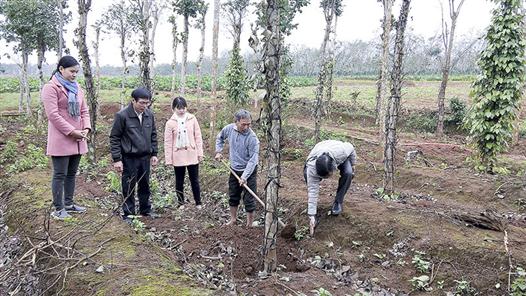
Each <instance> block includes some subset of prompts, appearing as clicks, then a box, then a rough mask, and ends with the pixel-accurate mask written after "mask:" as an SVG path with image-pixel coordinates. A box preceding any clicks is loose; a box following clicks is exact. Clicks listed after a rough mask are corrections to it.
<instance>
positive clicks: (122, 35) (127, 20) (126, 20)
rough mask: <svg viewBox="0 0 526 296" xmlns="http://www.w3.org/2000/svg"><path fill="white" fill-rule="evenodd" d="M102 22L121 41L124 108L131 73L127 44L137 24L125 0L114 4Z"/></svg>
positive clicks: (120, 97) (121, 94) (121, 100)
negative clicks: (127, 83)
mask: <svg viewBox="0 0 526 296" xmlns="http://www.w3.org/2000/svg"><path fill="white" fill-rule="evenodd" d="M101 22H103V25H104V27H105V29H106V31H108V32H113V33H115V34H116V35H117V36H119V40H120V46H119V49H120V56H121V62H122V72H121V73H122V77H121V78H122V79H121V91H120V94H119V102H120V105H121V108H123V107H124V100H125V98H126V78H127V76H128V73H129V69H128V64H127V62H128V61H127V60H128V57H129V53H128V51H129V49H128V46H127V42H128V41H129V39H130V38H131V36H132V34H133V33H136V32H137V30H138V27H137V23H136V22H135V20H134V18H133V16H132V10H131V7H130V6H129V5H127V4H126V3H125V2H124V0H121V1H119V2H115V3H113V4H112V5H111V6H110V7H109V8H108V10H107V11H106V12H105V13H104V14H103V16H102V18H101Z"/></svg>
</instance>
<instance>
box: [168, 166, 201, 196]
mask: <svg viewBox="0 0 526 296" xmlns="http://www.w3.org/2000/svg"><path fill="white" fill-rule="evenodd" d="M186 170H188V178H189V179H190V186H191V187H192V194H193V195H194V201H195V204H196V205H200V204H201V188H200V186H199V164H193V165H189V166H176V167H174V171H175V194H176V195H177V201H178V202H179V204H180V205H182V204H184V176H185V173H186Z"/></svg>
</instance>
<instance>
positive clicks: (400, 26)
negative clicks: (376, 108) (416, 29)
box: [384, 0, 411, 195]
mask: <svg viewBox="0 0 526 296" xmlns="http://www.w3.org/2000/svg"><path fill="white" fill-rule="evenodd" d="M410 5H411V0H403V1H402V6H401V8H400V15H399V16H398V20H397V21H396V35H395V48H394V61H393V69H392V71H391V95H390V97H389V100H388V106H387V114H386V119H385V148H384V192H385V194H388V195H391V194H394V192H395V156H396V139H397V138H396V127H397V122H398V114H399V111H400V99H401V96H402V80H403V77H402V72H403V60H404V43H405V40H404V35H405V28H406V25H407V17H408V15H409V8H410Z"/></svg>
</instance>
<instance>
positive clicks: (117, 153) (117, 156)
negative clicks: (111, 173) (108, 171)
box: [110, 103, 158, 162]
mask: <svg viewBox="0 0 526 296" xmlns="http://www.w3.org/2000/svg"><path fill="white" fill-rule="evenodd" d="M110 150H111V157H112V158H113V161H114V162H117V161H120V160H122V157H123V155H126V156H130V157H141V156H147V155H150V156H157V151H158V150H157V131H156V130H155V118H154V116H153V113H152V111H150V110H149V109H146V110H145V111H144V113H143V114H142V125H141V122H140V121H139V117H137V113H135V110H134V109H133V106H132V104H131V103H130V104H129V105H128V107H126V108H124V109H122V110H121V111H119V112H117V113H115V119H114V120H113V126H112V128H111V133H110Z"/></svg>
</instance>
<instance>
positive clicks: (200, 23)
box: [195, 2, 208, 98]
mask: <svg viewBox="0 0 526 296" xmlns="http://www.w3.org/2000/svg"><path fill="white" fill-rule="evenodd" d="M207 11H208V3H204V2H203V3H202V5H201V7H199V15H198V19H197V23H196V25H195V27H196V29H198V30H200V31H201V45H200V46H199V58H198V60H197V97H198V98H201V95H202V91H203V85H202V84H203V76H202V73H201V72H202V71H201V70H202V68H203V59H204V57H205V41H206V40H205V37H206V31H205V30H206V13H207Z"/></svg>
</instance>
